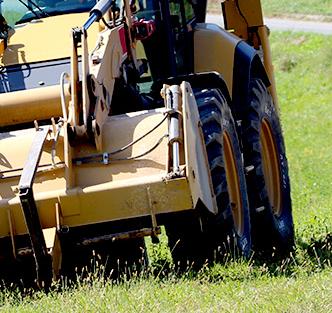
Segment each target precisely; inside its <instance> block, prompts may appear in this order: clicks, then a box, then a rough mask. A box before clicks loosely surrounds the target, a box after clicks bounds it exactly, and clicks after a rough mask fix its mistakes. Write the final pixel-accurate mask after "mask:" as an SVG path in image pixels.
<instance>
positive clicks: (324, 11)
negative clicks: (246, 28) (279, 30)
mask: <svg viewBox="0 0 332 313" xmlns="http://www.w3.org/2000/svg"><path fill="white" fill-rule="evenodd" d="M262 5H263V9H264V13H265V14H267V15H270V16H272V15H284V14H286V15H287V14H314V15H326V16H330V17H332V0H310V1H307V0H296V1H289V0H262Z"/></svg>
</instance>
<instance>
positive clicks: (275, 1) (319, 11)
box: [208, 0, 332, 21]
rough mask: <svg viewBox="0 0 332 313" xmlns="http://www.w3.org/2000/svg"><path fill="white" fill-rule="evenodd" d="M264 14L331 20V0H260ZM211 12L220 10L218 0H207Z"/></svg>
mask: <svg viewBox="0 0 332 313" xmlns="http://www.w3.org/2000/svg"><path fill="white" fill-rule="evenodd" d="M261 3H262V6H263V11H264V14H265V15H266V16H270V17H272V16H278V17H280V16H287V17H293V18H299V19H308V18H309V17H308V16H306V15H320V16H322V17H321V19H322V20H327V21H332V0H325V1H322V0H310V1H307V0H296V1H289V0H261ZM208 8H209V10H210V11H211V12H219V11H220V1H219V0H208Z"/></svg>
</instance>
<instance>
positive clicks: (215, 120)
mask: <svg viewBox="0 0 332 313" xmlns="http://www.w3.org/2000/svg"><path fill="white" fill-rule="evenodd" d="M206 6H207V3H206V0H137V1H135V0H132V1H129V0H123V1H122V2H121V1H118V0H108V1H107V0H101V1H98V2H96V1H93V0H83V1H82V0H54V1H49V0H43V1H38V0H34V1H32V0H15V1H12V0H10V1H9V0H2V1H0V8H1V9H0V13H1V15H0V263H1V264H0V274H1V278H3V279H9V280H11V281H12V280H14V281H16V282H18V281H35V282H36V283H37V284H38V285H39V286H46V287H47V286H49V285H50V283H51V281H52V278H57V277H59V276H61V275H68V276H71V275H75V270H77V268H83V267H84V266H86V265H87V264H89V260H91V258H92V257H93V256H97V255H98V256H99V257H100V263H103V264H104V265H105V267H106V269H107V272H108V273H112V269H113V270H114V269H117V270H119V269H121V268H124V267H125V266H127V265H131V264H136V265H137V266H144V262H146V253H145V245H144V237H146V236H151V237H152V239H153V240H154V241H157V240H158V235H159V234H160V233H161V226H165V229H166V234H167V236H168V243H169V247H170V249H171V253H172V257H173V260H174V263H175V264H176V266H178V267H179V268H180V269H181V270H184V269H185V268H186V267H187V266H188V265H189V266H192V267H194V268H199V267H200V266H202V264H204V263H205V262H206V261H210V262H213V261H220V260H223V256H224V254H225V253H229V252H231V253H232V252H234V251H236V252H239V253H240V254H241V255H243V256H244V257H249V256H250V255H251V254H252V251H254V252H255V253H256V255H263V256H269V255H272V254H274V255H281V256H284V255H287V254H288V253H289V252H290V251H291V250H292V247H293V244H294V229H293V219H292V212H291V211H292V210H291V198H290V185H289V177H288V165H287V158H286V155H285V147H284V141H283V135H282V131H281V127H280V122H279V118H278V107H277V96H276V92H275V83H274V76H273V68H272V63H271V54H270V47H269V40H268V29H267V27H266V26H265V25H264V22H263V17H262V9H261V4H260V1H259V0H226V1H222V3H221V12H222V14H223V20H224V25H225V26H224V28H222V27H220V26H218V25H214V24H209V23H206V22H205V16H206ZM113 273H114V272H113Z"/></svg>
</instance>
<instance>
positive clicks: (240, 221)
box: [166, 89, 251, 269]
mask: <svg viewBox="0 0 332 313" xmlns="http://www.w3.org/2000/svg"><path fill="white" fill-rule="evenodd" d="M195 97H196V102H197V105H198V110H199V114H200V119H201V124H202V130H203V134H204V141H205V146H206V152H207V156H208V161H209V167H210V173H211V178H212V184H213V189H214V193H215V195H216V200H217V206H218V214H217V215H212V214H211V215H207V216H206V215H204V214H202V213H201V212H200V213H198V212H196V214H194V215H192V216H190V217H189V216H188V215H186V216H185V217H183V218H177V221H176V222H172V223H171V224H170V225H169V226H168V227H166V230H167V234H168V237H169V246H170V249H171V251H172V255H173V260H174V262H175V264H182V265H185V266H188V265H190V266H193V267H194V268H195V269H196V268H200V267H201V266H202V265H203V264H204V262H205V261H206V260H208V261H215V260H217V261H219V260H221V259H223V254H224V253H225V252H231V253H234V252H240V254H242V255H244V256H246V257H248V256H249V255H250V253H251V238H250V217H249V215H250V214H249V205H248V200H247V192H246V183H245V176H244V172H243V164H242V158H241V151H240V147H239V142H238V138H237V133H236V128H235V123H234V120H233V117H232V114H231V110H230V108H229V106H228V104H227V101H226V99H225V97H224V96H223V94H222V93H221V91H220V90H218V89H204V90H200V91H197V92H196V93H195ZM180 268H182V269H183V268H184V266H180Z"/></svg>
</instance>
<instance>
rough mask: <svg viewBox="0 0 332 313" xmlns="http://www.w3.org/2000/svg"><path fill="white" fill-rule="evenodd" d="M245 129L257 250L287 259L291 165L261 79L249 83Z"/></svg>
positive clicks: (291, 242)
mask: <svg viewBox="0 0 332 313" xmlns="http://www.w3.org/2000/svg"><path fill="white" fill-rule="evenodd" d="M242 126H243V128H242V129H243V133H242V143H243V153H244V163H245V167H246V169H248V174H247V188H248V196H249V203H250V210H251V223H252V239H253V245H254V249H255V250H256V251H257V252H258V254H260V253H263V255H270V256H271V255H272V254H275V255H278V256H285V255H287V254H288V253H289V252H290V251H291V250H292V248H293V246H294V226H293V218H292V206H291V197H290V183H289V176H288V164H287V158H286V151H285V145H284V139H283V135H282V130H281V126H280V121H279V118H278V115H277V112H276V109H275V106H274V104H273V100H272V97H271V95H270V94H269V92H268V90H267V88H266V86H265V85H264V83H263V82H262V81H261V80H260V79H253V80H252V81H251V82H250V85H249V101H248V105H247V107H246V110H245V116H244V117H243V122H242Z"/></svg>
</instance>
